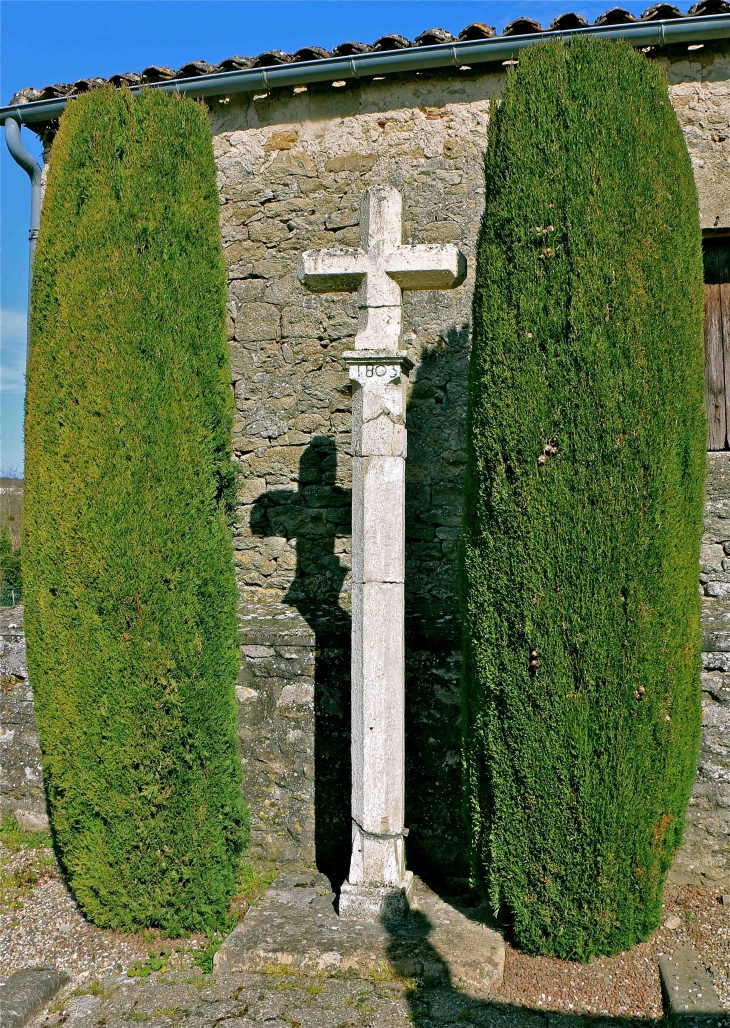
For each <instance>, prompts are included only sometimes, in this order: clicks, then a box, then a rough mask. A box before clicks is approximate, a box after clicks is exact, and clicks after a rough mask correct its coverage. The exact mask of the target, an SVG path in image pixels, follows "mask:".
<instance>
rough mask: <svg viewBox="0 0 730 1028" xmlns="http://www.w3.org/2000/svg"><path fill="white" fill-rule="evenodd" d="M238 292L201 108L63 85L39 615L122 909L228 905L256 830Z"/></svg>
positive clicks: (74, 882) (192, 925)
mask: <svg viewBox="0 0 730 1028" xmlns="http://www.w3.org/2000/svg"><path fill="white" fill-rule="evenodd" d="M225 302H226V276H225V264H224V260H223V255H222V251H221V246H220V235H219V227H218V193H217V188H216V178H215V165H214V161H213V151H212V143H211V135H210V129H209V125H208V120H207V116H206V112H205V109H204V108H203V107H202V106H201V105H199V104H196V103H194V102H193V101H190V100H187V99H182V98H180V97H174V96H168V95H166V94H164V93H161V92H155V91H153V90H148V91H143V92H142V93H141V94H140V95H139V97H137V98H136V97H134V96H132V94H131V93H129V92H128V91H125V90H122V91H113V90H100V91H98V92H94V93H90V94H88V95H87V96H84V97H80V98H79V99H78V100H77V101H75V102H74V103H73V104H70V105H69V107H68V109H67V110H66V113H65V114H64V116H63V118H62V119H61V126H60V129H59V132H58V136H57V138H56V140H55V143H54V146H53V157H52V162H51V167H50V174H49V179H48V189H47V192H46V197H45V202H44V207H43V218H42V223H41V232H40V238H39V242H38V250H37V254H36V259H35V274H34V282H33V293H32V315H31V326H30V360H29V367H28V379H27V396H26V418H25V433H26V435H25V438H26V464H25V469H26V470H25V503H24V518H23V572H24V581H25V584H26V631H27V640H28V664H29V671H30V676H31V681H32V683H33V690H34V697H35V703H36V712H37V718H38V730H39V734H40V739H41V747H42V753H43V762H44V772H45V778H46V786H47V792H48V800H49V805H50V812H51V823H52V826H53V832H54V838H55V841H56V845H57V851H58V854H59V857H60V860H61V863H62V866H63V869H64V871H65V874H66V876H67V880H68V882H69V884H70V886H71V888H72V890H73V892H74V895H75V897H76V899H77V900H78V902H79V905H80V906H81V909H82V910H83V911H84V913H85V914H86V916H87V917H88V918H90V919H91V920H92V921H94V922H95V923H96V924H98V925H103V926H111V927H114V928H118V929H134V928H138V927H140V926H145V925H152V926H159V927H160V928H162V929H163V930H165V931H167V932H168V933H178V932H181V931H183V930H209V929H212V928H215V927H216V926H219V925H220V924H221V922H222V919H223V918H224V917H225V913H226V908H227V904H228V901H229V898H230V896H231V895H232V892H233V888H234V883H235V871H236V865H237V860H238V854H239V853H240V851H241V848H242V845H243V843H244V840H245V834H246V815H245V809H244V806H243V800H242V797H241V792H240V778H241V770H240V762H239V760H238V753H237V738H236V698H235V690H234V682H235V679H236V675H237V671H238V660H239V653H238V632H237V619H236V603H237V591H236V582H235V575H234V567H233V555H232V544H231V538H230V532H229V529H228V524H227V518H228V516H229V514H230V512H231V510H232V505H233V503H234V491H235V474H234V467H233V464H232V460H231V454H230V429H231V423H232V396H231V390H230V384H229V371H228V357H227V349H226V332H225Z"/></svg>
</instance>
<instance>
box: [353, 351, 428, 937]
mask: <svg viewBox="0 0 730 1028" xmlns="http://www.w3.org/2000/svg"><path fill="white" fill-rule="evenodd" d="M344 360H345V361H346V362H347V364H348V366H349V373H350V379H351V380H352V382H353V401H352V460H353V468H352V489H353V495H352V510H353V524H352V626H353V627H352V783H353V788H352V859H351V863H350V873H349V876H348V880H347V882H346V883H345V885H344V886H343V889H342V894H341V896H340V916H341V917H353V918H364V919H375V918H377V917H380V916H383V915H385V916H398V915H399V914H401V915H402V913H403V910H404V908H405V904H406V900H407V893H408V889H409V885H410V876H409V875H407V873H406V867H405V846H404V841H403V833H404V824H403V818H404V802H403V798H404V782H405V711H404V691H403V680H404V674H405V643H404V634H403V625H404V592H403V589H404V577H405V458H406V424H405V415H406V380H407V377H408V372H409V371H410V369H411V367H412V364H411V362H410V361H409V359H408V357H407V355H406V353H405V352H404V351H402V350H398V351H379V352H378V351H374V350H356V351H353V352H351V353H346V354H344Z"/></svg>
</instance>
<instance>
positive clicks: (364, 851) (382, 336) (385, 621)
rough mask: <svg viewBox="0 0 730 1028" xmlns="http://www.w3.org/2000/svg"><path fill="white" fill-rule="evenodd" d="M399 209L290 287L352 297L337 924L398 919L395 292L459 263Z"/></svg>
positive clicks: (400, 682) (401, 467)
mask: <svg viewBox="0 0 730 1028" xmlns="http://www.w3.org/2000/svg"><path fill="white" fill-rule="evenodd" d="M402 206H403V202H402V198H401V195H400V193H399V192H398V191H397V190H396V189H393V188H392V187H390V186H376V187H373V188H371V189H368V190H367V192H366V193H365V195H364V196H363V201H362V205H361V210H360V239H361V246H360V247H359V248H357V249H346V248H344V247H343V248H332V249H328V250H309V251H307V252H306V253H304V254H302V257H301V259H300V262H299V278H300V280H301V281H302V282H303V283H304V285H305V286H307V288H309V289H311V290H313V291H316V292H330V291H354V290H357V293H358V306H359V325H358V333H357V336H356V337H355V350H354V351H352V352H350V353H345V354H343V360H344V361H345V362H346V363H347V365H348V367H349V374H350V379H351V380H352V383H353V398H352V456H353V467H352V857H351V861H350V873H349V876H348V879H347V882H345V884H344V885H343V887H342V893H341V896H340V917H349V918H361V919H363V920H376V919H379V918H389V917H397V916H402V914H403V912H404V910H405V908H406V906H407V900H408V892H409V890H410V884H411V881H412V875H411V873H410V872H409V871H407V870H406V860H405V844H404V837H405V835H407V829H406V828H405V825H404V817H405V809H404V794H405V640H404V576H405V459H406V383H407V379H408V374H409V372H410V370H411V368H412V367H413V365H412V363H411V361H410V360H409V359H408V355H407V353H406V352H405V351H404V350H400V349H398V346H399V343H400V335H401V311H402V306H401V299H402V290H403V289H450V288H453V287H454V286H457V285H459V284H460V283H461V282H463V280H464V277H465V275H466V260H465V258H464V256H463V254H462V253H461V252H460V251H459V250H458V249H457V248H456V247H455V246H451V245H449V246H431V245H421V246H404V245H403V244H402V242H401V236H402V227H401V225H402Z"/></svg>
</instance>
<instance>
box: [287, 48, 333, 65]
mask: <svg viewBox="0 0 730 1028" xmlns="http://www.w3.org/2000/svg"><path fill="white" fill-rule="evenodd" d="M331 56H332V54H331V53H330V52H329V50H325V48H324V47H323V46H303V47H302V48H301V50H297V52H296V53H295V54H294V60H295V61H323V60H324V59H325V57H331Z"/></svg>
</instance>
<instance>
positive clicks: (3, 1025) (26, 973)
mask: <svg viewBox="0 0 730 1028" xmlns="http://www.w3.org/2000/svg"><path fill="white" fill-rule="evenodd" d="M69 981H70V978H69V976H68V975H67V974H66V973H65V972H64V971H54V970H53V969H52V968H47V967H29V968H26V969H25V970H23V971H16V972H15V974H13V975H11V976H10V977H9V978H8V979H7V981H5V982H4V983H3V984H2V986H0V1028H23V1025H24V1024H27V1023H28V1021H30V1019H31V1018H32V1017H34V1016H35V1015H36V1014H38V1013H39V1012H40V1011H41V1010H42V1009H43V1008H44V1007H45V1006H47V1005H48V1003H50V1001H51V1000H52V999H53V997H54V996H55V995H56V993H57V992H58V991H59V990H60V989H62V988H63V986H64V985H66V983H67V982H69Z"/></svg>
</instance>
